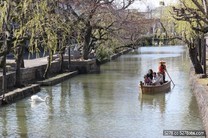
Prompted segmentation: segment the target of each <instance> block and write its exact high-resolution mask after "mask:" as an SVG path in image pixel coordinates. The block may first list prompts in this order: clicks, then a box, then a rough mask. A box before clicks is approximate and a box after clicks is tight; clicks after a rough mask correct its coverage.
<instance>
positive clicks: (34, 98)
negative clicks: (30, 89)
mask: <svg viewBox="0 0 208 138" xmlns="http://www.w3.org/2000/svg"><path fill="white" fill-rule="evenodd" d="M30 98H31V101H32V102H45V101H47V99H48V98H49V96H46V97H45V98H44V99H43V98H41V97H39V96H38V95H33V96H31V97H30Z"/></svg>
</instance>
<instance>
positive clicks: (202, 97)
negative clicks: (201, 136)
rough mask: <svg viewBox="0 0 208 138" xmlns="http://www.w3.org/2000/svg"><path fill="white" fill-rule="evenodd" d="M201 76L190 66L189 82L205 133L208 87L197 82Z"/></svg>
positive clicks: (206, 126)
mask: <svg viewBox="0 0 208 138" xmlns="http://www.w3.org/2000/svg"><path fill="white" fill-rule="evenodd" d="M201 76H202V75H196V74H195V72H194V69H193V68H191V72H190V83H191V86H192V90H193V93H194V95H195V97H196V101H197V104H198V107H199V112H200V115H201V118H202V122H203V125H204V129H205V131H206V134H208V89H206V87H207V84H203V83H200V82H199V80H200V78H201Z"/></svg>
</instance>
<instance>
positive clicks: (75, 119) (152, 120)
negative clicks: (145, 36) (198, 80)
mask: <svg viewBox="0 0 208 138" xmlns="http://www.w3.org/2000/svg"><path fill="white" fill-rule="evenodd" d="M160 60H165V61H166V66H167V69H168V72H169V74H170V75H171V78H172V80H173V81H174V83H175V87H174V88H173V89H172V90H171V91H170V92H168V93H160V94H156V95H142V94H141V93H140V91H139V88H138V83H139V81H140V80H143V76H144V74H146V73H147V71H148V69H150V68H151V69H153V70H154V71H157V68H158V62H159V61H160ZM189 69H190V62H189V59H188V53H187V50H186V48H185V47H183V46H174V47H142V48H139V49H138V50H135V51H133V52H131V53H129V54H126V55H122V56H121V57H119V58H118V59H116V60H114V61H111V62H109V63H106V64H104V65H102V66H101V73H100V74H88V75H79V76H77V77H74V78H71V79H69V80H67V81H64V82H63V83H60V84H57V85H55V86H52V87H43V88H42V90H41V92H39V93H38V95H39V96H41V97H44V96H47V95H49V96H50V97H51V99H50V100H49V101H48V102H42V103H36V104H34V103H31V102H30V100H29V97H28V98H26V99H24V100H21V101H19V102H17V103H14V104H11V105H8V106H5V107H2V108H0V132H1V134H0V137H1V138H3V137H5V138H14V137H15V138H22V137H23V138H24V137H29V138H71V137H72V138H127V137H128V138H161V137H163V130H203V126H202V121H201V119H200V115H199V111H198V108H197V103H196V100H195V97H194V96H193V94H192V92H191V90H190V85H189ZM166 137H167V136H166ZM167 138H168V137H167ZM198 138H200V137H198Z"/></svg>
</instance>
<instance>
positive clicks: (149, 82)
mask: <svg viewBox="0 0 208 138" xmlns="http://www.w3.org/2000/svg"><path fill="white" fill-rule="evenodd" d="M151 84H152V80H151V79H150V78H149V77H147V75H144V85H151Z"/></svg>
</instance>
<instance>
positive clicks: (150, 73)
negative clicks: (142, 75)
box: [147, 69, 153, 80]
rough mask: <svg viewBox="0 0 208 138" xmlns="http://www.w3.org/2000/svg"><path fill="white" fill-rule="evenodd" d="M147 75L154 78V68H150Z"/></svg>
mask: <svg viewBox="0 0 208 138" xmlns="http://www.w3.org/2000/svg"><path fill="white" fill-rule="evenodd" d="M147 77H149V78H150V79H151V80H152V79H153V70H152V69H149V70H148V73H147Z"/></svg>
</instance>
